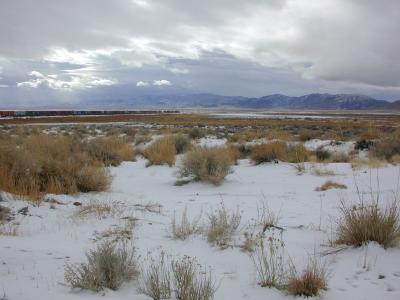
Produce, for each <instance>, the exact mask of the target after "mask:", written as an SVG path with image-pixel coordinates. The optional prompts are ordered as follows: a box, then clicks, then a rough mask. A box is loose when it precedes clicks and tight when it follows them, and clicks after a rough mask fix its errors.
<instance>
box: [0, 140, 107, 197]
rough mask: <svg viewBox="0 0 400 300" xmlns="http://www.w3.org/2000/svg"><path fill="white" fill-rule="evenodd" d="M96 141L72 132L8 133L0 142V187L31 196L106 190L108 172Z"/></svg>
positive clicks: (17, 193)
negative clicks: (54, 133) (96, 149)
mask: <svg viewBox="0 0 400 300" xmlns="http://www.w3.org/2000/svg"><path fill="white" fill-rule="evenodd" d="M92 143H93V144H92ZM89 145H90V146H89ZM95 145H96V144H95V142H94V141H92V142H84V141H82V140H80V139H78V138H76V137H72V136H51V135H45V134H36V135H31V136H28V137H24V138H22V137H11V136H10V137H9V139H8V141H7V144H4V143H2V144H1V145H0V188H1V189H3V190H4V191H7V192H10V193H12V194H16V195H19V196H26V197H28V198H30V199H34V200H39V199H41V197H42V195H43V194H45V193H54V194H73V193H77V192H90V191H104V190H107V189H108V186H109V183H110V176H109V174H108V172H107V171H106V170H105V169H104V168H103V166H104V163H105V162H103V161H100V157H98V156H96V155H94V150H93V149H95V148H96V146H95ZM100 152H101V151H100Z"/></svg>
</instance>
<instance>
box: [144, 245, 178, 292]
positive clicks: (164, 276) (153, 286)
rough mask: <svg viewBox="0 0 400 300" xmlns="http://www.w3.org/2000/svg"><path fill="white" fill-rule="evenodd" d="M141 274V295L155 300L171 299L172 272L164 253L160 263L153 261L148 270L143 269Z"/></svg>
mask: <svg viewBox="0 0 400 300" xmlns="http://www.w3.org/2000/svg"><path fill="white" fill-rule="evenodd" d="M140 273H141V274H140V277H139V288H138V291H139V293H142V294H144V295H146V296H149V297H150V298H151V299H153V300H161V299H170V298H171V295H172V286H171V285H172V284H171V274H170V273H171V270H170V268H169V265H168V261H167V260H166V257H165V255H164V254H163V253H162V254H161V256H160V259H159V260H158V261H152V263H151V264H150V265H149V266H148V267H147V268H142V271H141V272H140Z"/></svg>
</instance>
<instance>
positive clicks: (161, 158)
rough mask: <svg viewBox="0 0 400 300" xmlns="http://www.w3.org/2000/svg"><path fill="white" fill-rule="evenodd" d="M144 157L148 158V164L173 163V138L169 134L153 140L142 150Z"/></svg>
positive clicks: (170, 164) (174, 150)
mask: <svg viewBox="0 0 400 300" xmlns="http://www.w3.org/2000/svg"><path fill="white" fill-rule="evenodd" d="M143 154H144V157H145V158H147V159H148V160H149V163H148V166H151V165H163V164H168V165H169V166H173V165H174V164H175V154H176V146H175V140H174V138H173V137H171V136H166V137H163V138H160V139H158V140H156V141H154V142H153V143H152V144H151V145H150V146H149V147H147V148H146V149H145V150H144V153H143Z"/></svg>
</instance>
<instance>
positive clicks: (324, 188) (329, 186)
mask: <svg viewBox="0 0 400 300" xmlns="http://www.w3.org/2000/svg"><path fill="white" fill-rule="evenodd" d="M330 189H347V186H346V185H345V184H341V183H337V182H334V181H331V180H328V181H326V182H325V183H324V184H322V185H321V186H319V187H317V188H316V189H315V190H316V191H317V192H322V191H327V190H330Z"/></svg>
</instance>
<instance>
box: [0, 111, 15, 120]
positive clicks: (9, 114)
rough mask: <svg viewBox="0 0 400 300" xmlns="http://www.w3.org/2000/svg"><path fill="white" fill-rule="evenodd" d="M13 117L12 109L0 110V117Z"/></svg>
mask: <svg viewBox="0 0 400 300" xmlns="http://www.w3.org/2000/svg"><path fill="white" fill-rule="evenodd" d="M7 117H14V111H12V110H0V118H7Z"/></svg>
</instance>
